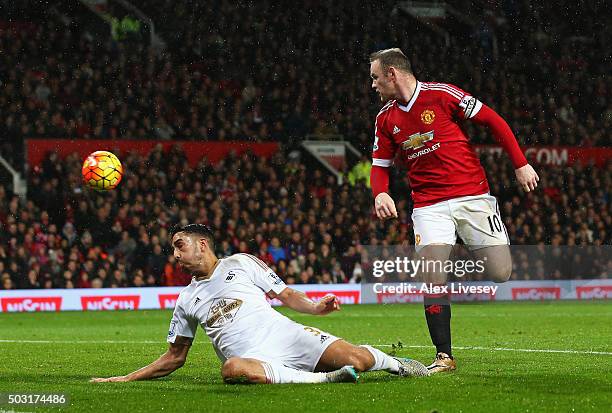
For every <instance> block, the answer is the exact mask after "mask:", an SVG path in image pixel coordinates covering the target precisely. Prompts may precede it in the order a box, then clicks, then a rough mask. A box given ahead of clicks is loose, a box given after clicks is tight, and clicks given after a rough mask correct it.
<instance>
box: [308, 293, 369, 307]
mask: <svg viewBox="0 0 612 413" xmlns="http://www.w3.org/2000/svg"><path fill="white" fill-rule="evenodd" d="M304 294H306V296H307V297H308V298H310V299H311V300H315V301H316V300H320V299H321V298H323V297H325V296H326V295H327V294H333V295H335V296H336V297H338V300H339V301H340V304H359V296H360V294H361V292H360V291H359V290H353V291H306V292H305V293H304Z"/></svg>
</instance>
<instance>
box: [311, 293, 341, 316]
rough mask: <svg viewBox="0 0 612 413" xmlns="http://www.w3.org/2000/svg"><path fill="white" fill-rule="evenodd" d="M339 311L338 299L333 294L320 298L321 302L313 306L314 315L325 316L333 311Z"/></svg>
mask: <svg viewBox="0 0 612 413" xmlns="http://www.w3.org/2000/svg"><path fill="white" fill-rule="evenodd" d="M339 310H340V301H339V300H338V297H336V296H335V295H333V294H327V295H326V296H325V297H323V298H321V300H320V301H319V302H318V303H317V304H315V311H314V314H316V315H326V314H329V313H331V312H333V311H339Z"/></svg>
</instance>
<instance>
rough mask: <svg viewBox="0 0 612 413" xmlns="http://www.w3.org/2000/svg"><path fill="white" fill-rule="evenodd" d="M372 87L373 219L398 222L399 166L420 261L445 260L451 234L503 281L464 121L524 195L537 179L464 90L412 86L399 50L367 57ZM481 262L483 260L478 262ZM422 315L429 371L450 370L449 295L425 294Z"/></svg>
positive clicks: (500, 244)
mask: <svg viewBox="0 0 612 413" xmlns="http://www.w3.org/2000/svg"><path fill="white" fill-rule="evenodd" d="M370 76H371V77H372V87H373V88H374V89H375V90H376V91H377V92H378V93H379V94H380V98H381V100H382V101H383V102H386V103H385V105H384V106H383V107H382V109H381V110H380V112H379V113H378V115H377V116H376V126H375V128H376V129H375V137H374V146H373V152H372V172H371V185H372V193H373V195H374V208H375V211H376V215H377V216H378V218H380V219H389V218H394V217H397V210H396V207H395V203H394V201H393V199H392V198H391V197H390V196H389V194H388V190H389V167H390V166H391V165H392V164H393V163H394V161H395V162H402V163H404V165H405V166H406V167H407V170H408V178H409V180H410V186H411V188H412V198H413V201H414V211H413V213H412V220H413V223H414V233H415V243H416V248H417V251H418V252H419V254H420V255H421V256H424V257H426V258H427V259H432V260H442V261H444V260H447V259H448V258H449V256H450V253H451V249H452V246H453V245H454V244H455V243H456V240H457V235H459V237H461V239H462V240H463V241H464V243H465V244H466V245H467V246H468V247H469V248H470V249H471V251H472V253H473V254H474V256H475V258H477V259H483V258H484V261H485V262H486V265H485V273H486V275H487V276H488V277H489V278H490V279H492V280H493V281H496V282H504V281H507V280H508V278H509V277H510V274H511V272H512V260H511V257H510V249H509V247H508V245H509V243H510V242H509V239H508V235H507V233H506V228H505V227H504V224H503V222H502V220H501V217H500V214H499V208H498V206H497V200H496V199H495V198H494V197H492V196H491V195H490V194H489V185H488V183H487V178H486V175H485V172H484V169H483V168H482V165H481V164H480V161H479V158H478V156H477V154H476V153H475V151H474V149H473V148H472V146H471V145H470V142H469V137H468V136H467V134H466V132H465V131H464V129H463V127H462V125H463V123H464V122H466V121H468V120H470V121H472V122H476V123H477V124H480V125H485V126H487V127H488V128H489V129H490V130H491V131H492V133H493V136H494V137H495V139H496V140H497V142H498V143H499V144H500V145H501V146H502V147H503V148H504V150H505V152H506V153H507V154H508V155H509V157H510V159H511V161H512V163H513V165H514V168H515V172H516V178H517V180H518V182H519V184H520V185H521V187H522V188H523V189H524V190H525V191H526V192H529V191H532V190H534V189H535V188H536V186H537V182H538V180H539V177H538V175H537V173H536V172H535V171H534V169H533V168H532V167H531V166H530V165H529V164H528V163H527V160H526V159H525V156H524V155H523V153H522V152H521V149H520V147H519V145H518V143H517V141H516V138H515V137H514V134H513V133H512V131H511V130H510V127H509V126H508V124H507V123H506V122H505V121H504V120H503V119H502V118H501V117H500V116H499V115H498V114H497V113H495V111H493V110H492V109H491V108H489V107H488V106H487V105H485V104H483V103H482V102H480V101H479V100H478V99H476V98H475V97H473V96H471V95H470V94H469V93H467V92H465V91H463V90H461V89H460V88H458V87H456V86H453V85H449V84H446V83H426V82H420V81H418V80H417V79H416V78H415V76H414V74H413V73H412V69H411V66H410V62H409V61H408V58H407V57H406V56H405V55H404V53H402V51H401V50H400V49H397V48H396V49H386V50H381V51H378V52H376V53H373V54H372V55H371V56H370ZM485 257H486V258H485ZM422 275H423V277H424V280H425V281H427V282H431V283H434V284H439V285H442V284H446V273H434V272H430V273H426V274H422ZM424 305H425V317H426V319H427V326H428V328H429V333H430V336H431V340H432V342H433V344H434V345H435V346H436V351H437V355H436V359H435V360H434V362H433V363H432V364H431V365H430V366H429V369H430V371H431V372H432V373H436V372H441V371H450V370H454V369H455V368H456V364H455V360H454V358H453V356H452V352H451V332H450V318H451V311H450V301H449V297H448V295H446V294H444V295H427V294H426V295H425V297H424Z"/></svg>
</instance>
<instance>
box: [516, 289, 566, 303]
mask: <svg viewBox="0 0 612 413" xmlns="http://www.w3.org/2000/svg"><path fill="white" fill-rule="evenodd" d="M559 298H561V288H560V287H531V288H530V287H526V288H513V289H512V300H558V299H559Z"/></svg>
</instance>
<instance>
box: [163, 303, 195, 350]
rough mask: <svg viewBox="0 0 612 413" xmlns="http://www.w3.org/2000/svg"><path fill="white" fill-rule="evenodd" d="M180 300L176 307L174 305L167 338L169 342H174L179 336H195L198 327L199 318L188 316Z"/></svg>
mask: <svg viewBox="0 0 612 413" xmlns="http://www.w3.org/2000/svg"><path fill="white" fill-rule="evenodd" d="M180 301H181V300H180V299H179V300H177V301H176V307H174V313H173V314H172V320H171V321H170V328H169V329H168V337H167V339H166V341H167V342H168V343H174V341H175V340H176V337H177V336H182V337H190V338H193V337H195V334H196V331H197V328H198V322H197V320H195V319H193V318H191V317H188V316H187V314H186V313H185V310H184V309H183V306H182V305H181V302H180Z"/></svg>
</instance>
